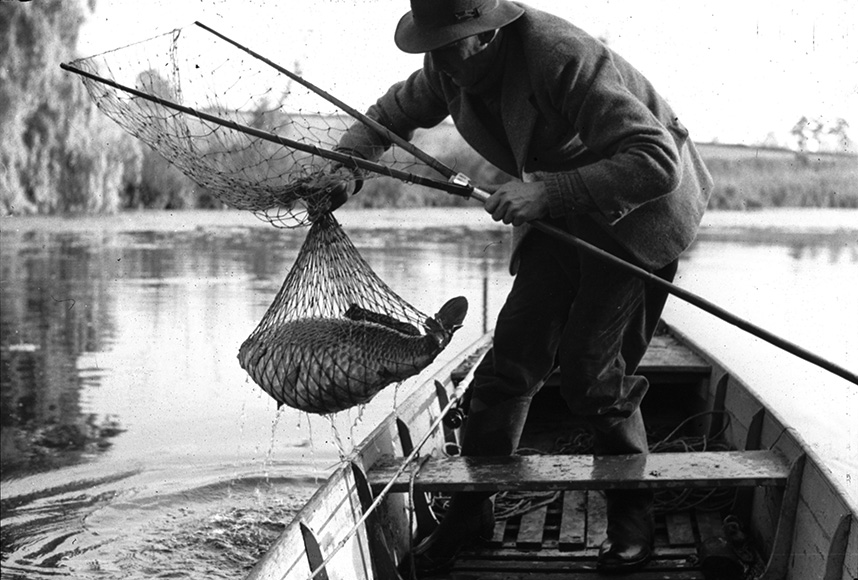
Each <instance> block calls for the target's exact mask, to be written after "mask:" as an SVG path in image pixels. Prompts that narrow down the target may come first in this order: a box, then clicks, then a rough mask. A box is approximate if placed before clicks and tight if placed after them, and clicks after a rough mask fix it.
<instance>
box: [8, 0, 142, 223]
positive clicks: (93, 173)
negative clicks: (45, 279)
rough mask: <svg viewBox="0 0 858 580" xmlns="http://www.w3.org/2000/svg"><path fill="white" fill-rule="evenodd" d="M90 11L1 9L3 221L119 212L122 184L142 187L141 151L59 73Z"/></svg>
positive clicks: (52, 2) (73, 4)
mask: <svg viewBox="0 0 858 580" xmlns="http://www.w3.org/2000/svg"><path fill="white" fill-rule="evenodd" d="M93 4H94V2H93V1H92V0H90V2H89V4H88V5H84V4H82V3H81V2H78V1H75V0H71V1H69V0H39V1H38V2H0V207H2V210H3V213H5V214H20V213H60V212H104V211H114V210H116V209H118V208H119V207H120V205H121V191H122V189H123V185H124V184H127V183H135V182H137V181H139V172H140V168H141V163H142V154H141V150H140V147H139V145H138V144H136V143H134V141H133V139H131V138H130V137H129V136H128V135H126V134H125V133H123V132H122V131H121V130H120V129H119V128H118V127H116V126H115V125H114V124H112V123H111V122H110V121H109V120H107V119H105V118H104V116H103V115H102V114H101V113H100V112H99V111H98V110H97V109H96V108H95V107H94V106H93V105H92V104H91V102H90V101H89V99H88V98H87V95H86V94H85V90H84V88H83V86H82V85H81V84H80V82H79V81H78V80H77V79H74V78H70V75H68V74H66V73H64V72H63V71H62V70H61V69H60V68H59V63H60V62H63V61H67V60H69V59H70V58H72V57H73V56H74V51H75V45H76V43H77V37H78V32H79V30H80V27H81V25H82V24H83V21H84V17H85V14H86V11H87V10H92V9H93V8H94V6H93ZM129 173H130V175H129ZM135 174H136V175H135Z"/></svg>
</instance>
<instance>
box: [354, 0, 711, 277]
mask: <svg viewBox="0 0 858 580" xmlns="http://www.w3.org/2000/svg"><path fill="white" fill-rule="evenodd" d="M523 8H524V9H525V13H524V15H522V16H521V17H520V18H519V19H518V20H516V21H515V22H513V23H512V24H510V25H508V26H507V27H505V28H504V29H503V35H504V36H503V42H506V43H508V44H507V45H506V47H505V55H506V56H505V64H504V72H503V76H502V79H501V81H500V82H501V84H500V87H501V95H500V118H501V119H502V124H503V127H502V133H501V134H502V135H505V136H506V141H507V142H506V143H504V142H502V140H501V139H499V138H498V137H497V136H498V129H500V127H495V129H496V130H495V131H492V130H491V129H490V128H488V127H486V125H484V123H483V121H482V120H481V119H485V118H486V117H485V115H483V116H482V117H481V116H480V115H478V114H477V112H476V109H475V107H476V106H478V105H477V104H475V103H476V101H475V97H474V96H473V95H470V94H468V93H467V92H465V91H464V90H462V89H461V88H460V87H458V86H456V85H455V84H454V83H453V82H452V81H451V80H450V79H449V78H448V77H447V76H445V75H443V74H441V73H440V72H438V71H436V70H434V68H433V65H432V59H431V56H430V55H428V54H427V55H426V58H425V60H424V67H423V68H422V69H421V70H418V71H416V72H415V73H414V74H412V75H411V76H410V77H409V78H408V79H407V80H405V81H403V82H400V83H397V84H396V85H394V86H393V87H391V88H390V90H389V91H388V92H387V93H386V94H385V95H384V96H382V97H381V98H380V99H379V100H378V102H377V103H376V104H375V105H373V106H372V107H370V109H369V111H368V112H367V114H368V115H369V116H371V117H373V118H375V119H377V120H379V121H380V122H381V123H382V124H384V125H386V126H387V127H388V128H390V129H391V130H392V131H394V132H395V133H397V134H398V135H401V136H403V137H406V138H410V137H411V136H412V135H413V132H414V130H415V129H417V128H419V127H433V126H435V125H437V124H438V123H440V122H441V121H443V120H444V119H445V118H446V117H447V116H448V115H450V116H451V117H452V119H453V122H454V123H455V124H456V127H457V129H458V131H459V132H460V133H461V135H462V137H463V138H464V139H465V140H466V141H467V142H468V143H469V144H470V145H471V146H472V147H473V148H474V149H475V150H476V151H477V152H478V153H480V154H481V155H482V156H483V157H485V158H486V159H487V160H488V161H489V162H491V163H492V164H494V165H495V166H497V167H498V168H500V169H501V170H503V171H505V172H506V173H508V174H510V175H514V176H519V177H523V176H527V177H528V178H530V179H534V178H535V179H538V180H540V181H543V182H545V184H546V185H547V189H548V194H549V202H550V216H551V218H556V219H559V220H561V221H565V223H566V225H567V226H568V229H569V230H570V231H572V233H575V231H574V230H575V227H574V223H575V219H573V218H572V216H576V217H580V216H582V215H587V216H589V217H590V218H591V219H593V220H595V221H596V222H597V223H598V224H600V225H601V226H602V227H603V228H604V229H605V230H607V231H608V232H609V233H610V234H611V235H612V236H613V237H614V238H615V239H616V240H618V241H619V242H620V243H621V244H622V245H623V246H624V247H625V248H626V249H627V250H628V251H629V252H630V253H631V254H632V255H633V256H634V257H635V258H636V259H637V260H638V261H639V263H640V265H642V266H643V267H645V268H648V269H651V270H655V269H658V268H661V267H662V266H665V265H666V264H668V263H670V262H672V261H673V260H675V259H676V258H677V257H678V256H679V254H680V253H682V252H683V251H684V250H685V249H686V248H687V247H688V246H689V245H690V244H691V242H692V241H693V240H694V237H695V235H696V233H697V229H698V226H699V224H700V219H701V217H702V215H703V211H704V210H705V208H706V204H707V202H708V199H709V195H710V190H711V188H712V180H711V177H710V175H709V173H708V171H707V170H706V168H705V166H704V165H703V162H702V160H701V158H700V156H699V154H698V152H697V150H696V148H695V147H694V144H693V143H692V142H691V141H690V140H689V139H688V131H687V130H686V129H685V127H683V126H682V124H681V123H680V122H679V119H678V118H677V117H676V115H675V114H674V112H673V110H672V109H671V108H670V106H669V105H668V104H667V102H666V101H665V100H664V99H662V98H661V97H660V96H659V95H658V94H657V93H656V91H655V90H654V89H653V87H652V85H651V84H650V83H649V81H647V80H646V79H645V78H644V77H643V75H642V74H640V73H639V72H638V71H637V70H636V69H634V68H633V67H632V66H631V65H630V64H629V63H628V62H626V61H625V60H624V59H622V58H621V57H620V56H619V55H617V54H615V53H614V52H613V51H611V50H610V49H608V48H607V47H606V46H605V45H604V44H602V43H601V42H599V41H598V40H596V39H595V38H593V37H591V36H590V35H588V34H587V33H586V32H584V31H582V30H580V29H579V28H577V27H575V26H573V25H572V24H570V23H569V22H567V21H565V20H563V19H561V18H558V17H556V16H552V15H550V14H547V13H545V12H541V11H538V10H534V9H532V8H529V7H526V6H523ZM388 146H389V143H386V142H385V141H384V140H383V139H382V138H381V137H379V136H378V135H376V134H374V133H373V132H372V131H371V130H370V129H368V128H366V127H363V126H362V125H360V124H355V125H354V126H353V127H352V128H351V129H350V130H349V131H348V133H347V134H346V135H344V136H343V138H342V139H341V140H340V147H341V148H345V149H352V150H354V151H356V152H358V153H359V154H361V155H363V156H364V157H367V158H370V159H377V158H378V157H379V156H380V155H381V152H382V151H383V149H384V148H386V147H388Z"/></svg>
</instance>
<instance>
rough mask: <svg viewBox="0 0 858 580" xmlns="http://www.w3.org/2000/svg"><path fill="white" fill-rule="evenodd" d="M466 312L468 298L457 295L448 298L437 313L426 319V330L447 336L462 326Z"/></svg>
mask: <svg viewBox="0 0 858 580" xmlns="http://www.w3.org/2000/svg"><path fill="white" fill-rule="evenodd" d="M467 313H468V300H467V298H465V297H464V296H457V297H456V298H451V299H450V300H448V301H447V302H446V303H444V305H443V306H442V307H441V309H440V310H439V311H438V313H437V314H436V315H435V316H434V317H432V318H427V319H426V330H427V331H429V332H431V333H433V334H438V335H440V336H441V337H445V338H447V339H449V337H450V336H451V335H452V334H453V333H454V332H455V331H457V330H458V329H460V328H461V327H462V322H464V320H465V315H466V314H467Z"/></svg>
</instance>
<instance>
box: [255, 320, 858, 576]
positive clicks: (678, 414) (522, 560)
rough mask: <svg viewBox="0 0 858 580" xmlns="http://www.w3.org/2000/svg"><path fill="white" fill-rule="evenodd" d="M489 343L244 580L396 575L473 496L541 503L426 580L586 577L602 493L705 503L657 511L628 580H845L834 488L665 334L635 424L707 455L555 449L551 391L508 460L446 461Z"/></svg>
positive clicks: (569, 422)
mask: <svg viewBox="0 0 858 580" xmlns="http://www.w3.org/2000/svg"><path fill="white" fill-rule="evenodd" d="M490 341H491V336H490V335H486V336H484V337H482V338H481V339H480V340H478V341H476V342H475V343H474V344H473V345H471V346H470V348H468V349H466V350H465V351H464V352H462V353H461V354H460V355H459V356H457V357H456V358H455V360H453V361H452V362H451V363H450V364H448V365H447V366H445V367H444V368H443V369H441V370H440V371H438V372H437V374H435V375H434V376H431V377H428V378H426V380H425V383H424V388H419V389H415V391H414V392H413V394H412V395H411V396H410V397H409V398H408V399H407V400H405V401H404V402H403V403H402V404H400V405H399V406H398V408H396V409H395V410H394V412H393V413H391V414H390V415H389V416H388V417H387V418H386V419H385V420H384V421H382V422H381V423H380V424H379V425H378V426H377V428H376V429H375V430H374V431H373V432H372V433H371V434H370V435H369V436H368V437H367V438H366V439H365V440H364V441H363V442H362V443H361V444H360V445H359V446H358V447H357V449H356V450H355V452H354V453H353V456H352V457H351V459H350V460H349V461H347V462H344V463H343V464H342V465H341V466H340V467H339V468H338V469H336V470H335V471H334V473H333V474H332V475H331V476H330V477H329V478H328V479H327V480H326V481H325V483H324V484H323V485H322V486H321V487H320V488H319V489H318V490H317V492H316V493H315V495H314V496H313V497H312V498H311V499H310V500H309V501H308V502H307V504H306V505H305V506H304V507H303V509H302V510H301V511H300V512H299V513H298V514H297V515H296V517H295V518H294V519H293V521H292V522H291V523H290V524H289V525H288V526H287V528H286V529H285V531H284V532H283V534H282V535H281V536H280V538H279V539H278V540H277V541H276V542H275V543H274V544H273V545H272V547H271V548H270V550H269V551H268V552H267V554H266V555H265V556H264V557H263V558H262V559H261V560H260V561H259V562H258V563H257V565H256V566H255V567H254V568H253V570H252V571H251V572H250V574H249V576H248V578H250V579H253V580H262V579H278V580H283V579H289V580H292V579H295V580H298V579H301V580H305V579H308V578H311V577H313V573H314V572H315V577H316V578H323V579H331V580H332V579H348V580H364V579H395V578H397V577H398V575H397V572H396V565H397V563H398V562H399V561H400V560H401V558H402V556H403V555H404V554H405V553H406V552H407V551H408V549H409V547H410V546H411V544H412V542H413V541H415V540H414V538H415V537H421V536H423V535H425V534H428V533H429V532H430V531H431V530H432V529H433V526H434V525H436V522H437V520H436V518H435V514H434V513H433V511H432V506H431V502H432V500H433V498H437V497H439V496H440V497H443V494H448V493H450V492H452V491H455V490H462V489H486V490H497V491H500V492H506V493H507V494H510V493H514V494H520V495H519V496H517V497H524V498H527V497H528V494H540V496H538V497H545V496H546V495H547V496H548V497H547V499H545V500H544V501H541V502H533V503H534V504H535V506H534V508H533V509H529V510H519V512H518V513H514V514H513V515H511V516H510V517H507V518H506V519H502V520H499V521H498V523H497V525H496V527H495V531H494V536H493V538H492V540H491V541H488V542H484V543H482V544H480V545H477V546H472V547H468V548H466V549H465V550H463V552H462V554H461V555H460V557H459V558H458V559H457V561H456V564H455V566H454V568H453V570H452V572H450V573H448V574H446V575H442V576H438V577H439V578H451V579H452V578H457V579H474V580H476V579H496V580H500V579H510V580H549V579H558V580H559V579H560V578H563V579H595V578H598V577H599V575H598V574H597V572H596V569H595V564H596V555H597V553H598V546H599V544H600V543H601V541H602V539H603V538H604V535H605V528H606V522H605V504H604V498H603V495H602V491H603V490H605V489H615V488H650V489H653V490H654V491H655V492H656V494H657V497H667V498H668V499H669V500H670V498H683V497H685V498H709V499H711V498H718V501H717V502H714V503H713V502H711V501H710V502H708V503H707V502H706V501H704V500H701V499H693V501H687V500H686V501H666V502H662V503H661V504H660V505H661V507H662V509H660V510H659V511H658V513H657V516H656V547H655V555H654V558H653V560H652V561H651V562H650V563H649V564H648V565H647V566H646V567H645V568H643V569H642V570H640V571H637V572H634V573H632V574H629V575H628V576H626V577H628V578H634V579H637V580H654V579H656V578H658V579H677V580H678V579H683V580H686V579H688V580H690V579H710V580H711V579H713V578H725V579H727V578H741V579H750V578H754V579H757V578H759V579H764V580H774V579H787V580H817V579H818V580H855V579H856V578H858V525H856V517H858V513H856V510H855V508H854V507H853V506H851V505H850V503H849V502H848V500H847V499H846V495H845V492H844V491H843V490H841V489H840V488H839V487H838V486H837V485H836V484H835V483H834V482H833V481H832V480H831V479H830V478H829V477H828V476H827V475H826V471H825V470H824V469H823V468H822V467H821V466H820V464H819V462H818V459H817V457H816V456H815V455H814V453H813V451H812V450H810V449H809V448H808V447H807V446H806V445H805V444H804V443H803V442H802V440H801V437H800V436H799V435H798V434H797V433H796V431H795V430H794V429H793V428H791V427H790V426H789V425H786V424H784V422H783V421H782V420H781V419H780V418H779V417H778V415H777V414H776V413H774V412H772V411H771V410H770V409H769V408H768V407H767V406H766V405H765V403H764V402H762V401H760V400H759V399H758V398H757V397H756V396H755V395H754V394H752V392H751V391H750V390H749V389H748V388H747V386H746V385H745V383H743V382H742V380H741V379H740V378H739V377H736V376H734V375H733V374H732V373H731V372H730V370H729V368H728V367H727V366H726V365H725V364H723V363H722V362H720V361H718V360H715V359H714V358H713V357H711V356H709V355H707V354H706V353H705V352H703V351H702V350H701V349H700V348H699V347H698V346H696V345H695V344H694V343H693V342H692V341H691V340H689V339H688V337H686V336H683V335H682V334H680V333H678V332H677V331H675V330H674V329H671V328H669V327H667V326H663V327H662V328H661V329H660V331H659V333H658V334H657V336H656V338H655V339H654V341H653V344H652V346H651V347H650V349H649V351H648V353H647V356H646V357H645V358H644V360H643V362H642V364H641V369H640V370H641V372H643V373H644V374H645V375H647V377H648V378H649V380H650V383H651V388H650V392H649V394H648V395H647V398H646V400H645V403H644V409H643V410H644V416H645V417H646V420H647V424H648V428H649V429H650V430H652V431H653V432H660V433H665V432H666V431H669V430H670V429H671V428H672V427H675V426H681V429H680V431H679V435H680V438H679V439H677V440H678V441H680V442H681V441H689V440H692V441H703V442H704V443H705V444H706V448H705V449H691V450H689V451H685V450H683V451H676V450H675V449H671V448H668V449H666V450H664V452H660V451H659V450H658V449H656V450H654V452H653V453H651V454H649V455H648V456H647V457H646V458H640V457H635V456H616V457H593V456H592V455H589V454H585V453H578V454H568V453H562V454H558V453H554V452H552V446H553V445H554V444H555V443H556V441H557V440H558V437H562V436H564V435H568V434H569V433H571V432H575V430H576V429H578V428H579V426H580V425H578V424H576V422H575V418H574V417H570V416H569V414H568V413H567V412H566V411H565V410H564V409H565V405H564V404H563V403H562V402H561V401H560V399H559V395H558V393H557V388H556V385H555V384H553V383H552V381H550V380H549V381H548V383H547V384H546V385H545V386H544V387H543V389H542V390H541V391H540V393H539V394H538V395H537V397H536V398H535V399H534V403H533V406H532V408H531V413H530V416H529V418H528V423H527V425H526V427H525V434H524V436H523V438H522V444H521V447H522V451H521V452H520V453H519V454H517V455H516V456H514V457H498V458H463V457H460V456H458V455H456V454H455V451H456V444H457V442H458V437H459V429H458V425H459V423H460V421H459V419H460V409H459V408H458V406H457V403H455V401H456V400H458V398H459V397H460V396H461V394H462V392H463V391H464V390H465V388H466V387H467V385H468V384H469V383H470V380H471V373H472V370H473V367H474V365H475V364H476V363H477V362H478V361H479V359H480V357H481V356H482V354H483V353H484V352H485V351H486V349H487V348H488V345H489V344H490ZM451 401H453V402H454V403H451ZM445 409H447V411H446V412H443V411H444V410H445ZM424 440H425V442H424ZM652 441H653V437H652V436H651V438H650V442H651V443H652ZM421 444H422V447H420V446H421ZM418 447H419V449H417V448H418ZM525 450H542V451H544V452H540V453H535V452H533V451H530V452H527V453H525ZM409 457H413V460H412V461H406V458H409ZM695 494H696V495H695ZM533 497H537V496H533ZM436 503H437V502H436ZM540 504H541V505H540ZM497 509H498V507H496V511H497Z"/></svg>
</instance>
